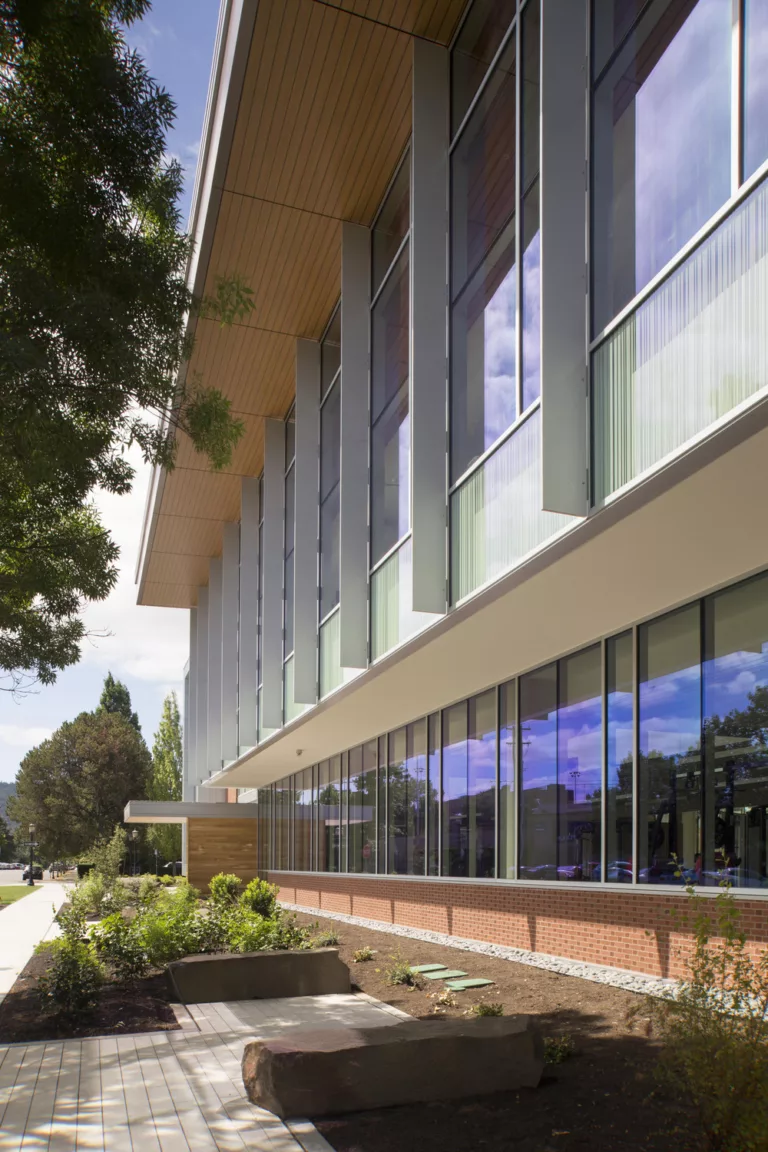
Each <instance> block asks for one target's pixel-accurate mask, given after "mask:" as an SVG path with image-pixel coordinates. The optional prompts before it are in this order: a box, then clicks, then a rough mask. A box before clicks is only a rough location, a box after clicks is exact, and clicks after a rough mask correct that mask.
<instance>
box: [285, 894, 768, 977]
mask: <svg viewBox="0 0 768 1152" xmlns="http://www.w3.org/2000/svg"><path fill="white" fill-rule="evenodd" d="M269 879H270V881H271V882H272V883H273V884H277V885H278V886H279V888H280V894H281V896H282V898H283V899H284V900H286V901H288V902H289V903H291V904H301V905H304V906H305V907H308V908H316V909H317V910H318V912H323V911H326V912H343V913H345V914H347V915H350V916H363V917H366V918H367V919H369V920H381V921H383V922H384V923H386V924H401V925H404V926H406V927H409V928H424V929H427V930H430V931H433V932H445V933H447V934H448V935H450V936H461V937H465V938H466V939H470V940H487V941H489V942H491V943H494V944H506V945H508V946H510V947H513V948H526V949H530V950H531V951H533V952H544V953H548V954H550V955H554V956H565V957H567V958H568V959H571V960H585V961H588V962H589V963H592V964H609V965H612V966H614V967H617V968H627V969H631V970H633V971H636V972H644V973H647V974H648V975H652V976H672V977H675V976H681V975H682V974H683V973H684V970H685V953H686V951H687V950H688V948H689V946H690V941H691V933H690V930H686V926H685V923H684V922H683V918H684V917H685V912H686V899H685V897H684V895H681V894H677V893H672V892H669V891H667V892H659V893H658V894H657V893H655V892H654V893H648V892H637V891H632V890H631V889H629V888H628V889H626V890H625V891H622V892H616V891H601V890H600V889H599V888H598V887H597V886H594V887H592V886H586V885H585V887H584V890H583V891H580V890H574V889H573V888H568V889H563V890H557V889H552V888H528V887H522V886H521V887H518V886H516V885H510V886H508V887H507V886H504V885H499V884H483V883H480V882H478V883H473V884H451V883H445V882H442V881H441V882H439V883H436V882H434V881H429V880H418V881H414V880H398V879H397V878H396V877H391V878H390V877H386V878H381V879H373V878H367V877H361V876H346V875H328V876H316V875H306V874H304V873H301V872H270V873H269ZM738 907H739V911H740V913H741V926H742V928H743V929H744V931H745V932H746V933H747V937H748V946H749V950H750V952H752V953H753V954H754V955H757V953H758V952H759V951H761V950H762V949H763V948H765V947H768V902H765V901H763V900H748V899H744V900H742V899H739V902H738ZM675 918H677V923H676V922H675Z"/></svg>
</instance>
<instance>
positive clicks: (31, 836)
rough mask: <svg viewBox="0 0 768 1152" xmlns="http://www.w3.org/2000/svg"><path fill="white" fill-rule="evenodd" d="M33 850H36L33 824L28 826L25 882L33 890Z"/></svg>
mask: <svg viewBox="0 0 768 1152" xmlns="http://www.w3.org/2000/svg"><path fill="white" fill-rule="evenodd" d="M35 848H37V842H36V840H35V826H34V824H30V826H29V880H27V884H28V885H29V887H30V888H34V886H35V881H34V878H33V872H34V867H35Z"/></svg>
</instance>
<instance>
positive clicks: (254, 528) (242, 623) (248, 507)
mask: <svg viewBox="0 0 768 1152" xmlns="http://www.w3.org/2000/svg"><path fill="white" fill-rule="evenodd" d="M258 617H259V481H258V480H257V479H256V478H255V477H252V476H248V477H246V478H245V479H244V480H243V482H242V488H241V492H240V615H239V629H240V634H239V643H238V649H239V650H238V660H239V675H238V718H239V734H238V742H239V750H240V751H244V750H245V749H246V748H253V747H254V746H255V744H256V735H257V733H256V692H257V687H258V683H257V676H258V665H257V660H258V644H259V636H258Z"/></svg>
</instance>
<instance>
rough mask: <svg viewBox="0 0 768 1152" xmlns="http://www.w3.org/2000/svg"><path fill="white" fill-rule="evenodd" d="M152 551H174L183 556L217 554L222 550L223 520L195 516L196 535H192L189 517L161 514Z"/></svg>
mask: <svg viewBox="0 0 768 1152" xmlns="http://www.w3.org/2000/svg"><path fill="white" fill-rule="evenodd" d="M195 549H199V551H197V552H196V551H195ZM152 551H153V553H154V552H156V551H157V552H162V553H166V554H167V553H171V552H174V553H178V554H179V555H181V556H190V555H193V556H194V555H199V556H216V555H218V553H220V552H221V521H220V520H219V519H218V517H217V518H216V519H215V520H202V519H200V518H195V525H194V535H191V534H190V531H189V517H187V516H159V517H158V521H157V528H156V530H155V546H154V548H153V549H152Z"/></svg>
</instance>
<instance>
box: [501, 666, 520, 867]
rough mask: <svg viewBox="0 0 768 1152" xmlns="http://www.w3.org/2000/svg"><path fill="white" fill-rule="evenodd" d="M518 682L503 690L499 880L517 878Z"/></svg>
mask: <svg viewBox="0 0 768 1152" xmlns="http://www.w3.org/2000/svg"><path fill="white" fill-rule="evenodd" d="M516 746H517V681H516V680H510V681H509V682H508V683H506V684H502V685H501V687H500V688H499V877H500V878H501V879H502V880H513V879H514V878H515V845H516V841H517V837H516V828H515V761H516Z"/></svg>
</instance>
